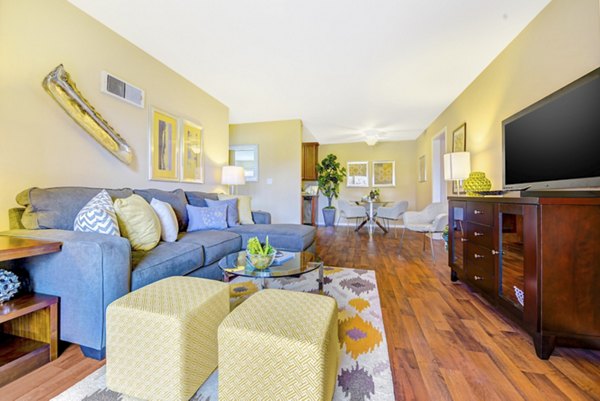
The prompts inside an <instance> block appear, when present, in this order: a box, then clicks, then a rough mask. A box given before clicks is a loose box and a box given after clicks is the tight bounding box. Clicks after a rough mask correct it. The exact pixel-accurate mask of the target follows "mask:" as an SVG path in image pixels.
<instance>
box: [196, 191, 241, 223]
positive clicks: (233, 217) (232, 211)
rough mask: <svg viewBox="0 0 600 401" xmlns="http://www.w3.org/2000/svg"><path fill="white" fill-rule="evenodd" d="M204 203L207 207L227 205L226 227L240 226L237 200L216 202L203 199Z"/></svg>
mask: <svg viewBox="0 0 600 401" xmlns="http://www.w3.org/2000/svg"><path fill="white" fill-rule="evenodd" d="M204 201H205V202H206V204H207V205H208V207H212V206H221V205H227V225H228V226H229V227H234V226H239V225H240V213H239V212H238V205H237V204H238V200H237V198H234V199H226V200H218V201H217V200H212V199H204Z"/></svg>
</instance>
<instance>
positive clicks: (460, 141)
mask: <svg viewBox="0 0 600 401" xmlns="http://www.w3.org/2000/svg"><path fill="white" fill-rule="evenodd" d="M466 150H467V123H466V122H465V123H462V124H461V125H460V126H459V127H458V128H457V129H455V130H454V131H453V132H452V152H465V151H466Z"/></svg>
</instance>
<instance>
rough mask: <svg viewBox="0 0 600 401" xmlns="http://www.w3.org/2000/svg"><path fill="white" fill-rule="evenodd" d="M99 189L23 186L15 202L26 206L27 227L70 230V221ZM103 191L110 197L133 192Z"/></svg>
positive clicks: (24, 220) (71, 222)
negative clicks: (26, 187)
mask: <svg viewBox="0 0 600 401" xmlns="http://www.w3.org/2000/svg"><path fill="white" fill-rule="evenodd" d="M100 191H102V188H86V187H56V188H29V189H26V190H24V191H22V192H21V193H19V194H18V195H17V203H18V204H19V205H21V206H25V208H26V209H25V212H24V213H23V217H22V218H21V222H22V223H23V226H24V227H25V228H27V229H29V230H37V229H39V228H56V229H59V230H73V222H74V221H75V217H76V216H77V214H78V213H79V211H80V210H81V209H82V208H83V207H84V206H85V205H86V203H88V202H89V201H90V199H92V198H93V197H94V196H96V195H98V193H99V192H100ZM106 191H107V192H108V194H109V195H110V197H111V198H112V199H113V200H114V199H117V198H127V197H128V196H131V195H132V194H133V191H132V190H131V189H129V188H123V189H107V190H106Z"/></svg>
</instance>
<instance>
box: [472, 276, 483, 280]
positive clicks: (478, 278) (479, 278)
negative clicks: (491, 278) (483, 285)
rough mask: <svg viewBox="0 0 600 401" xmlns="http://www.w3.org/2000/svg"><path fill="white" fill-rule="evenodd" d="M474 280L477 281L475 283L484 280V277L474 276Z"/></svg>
mask: <svg viewBox="0 0 600 401" xmlns="http://www.w3.org/2000/svg"><path fill="white" fill-rule="evenodd" d="M473 278H474V279H475V281H479V280H483V277H481V276H473Z"/></svg>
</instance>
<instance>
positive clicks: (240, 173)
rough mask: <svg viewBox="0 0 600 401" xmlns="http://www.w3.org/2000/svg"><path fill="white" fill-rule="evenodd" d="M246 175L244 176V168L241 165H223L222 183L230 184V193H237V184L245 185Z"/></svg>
mask: <svg viewBox="0 0 600 401" xmlns="http://www.w3.org/2000/svg"><path fill="white" fill-rule="evenodd" d="M245 183H246V177H245V176H244V168H243V167H239V166H223V169H222V170H221V184H223V185H229V194H230V195H233V194H234V193H235V186H236V185H244V184H245Z"/></svg>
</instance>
